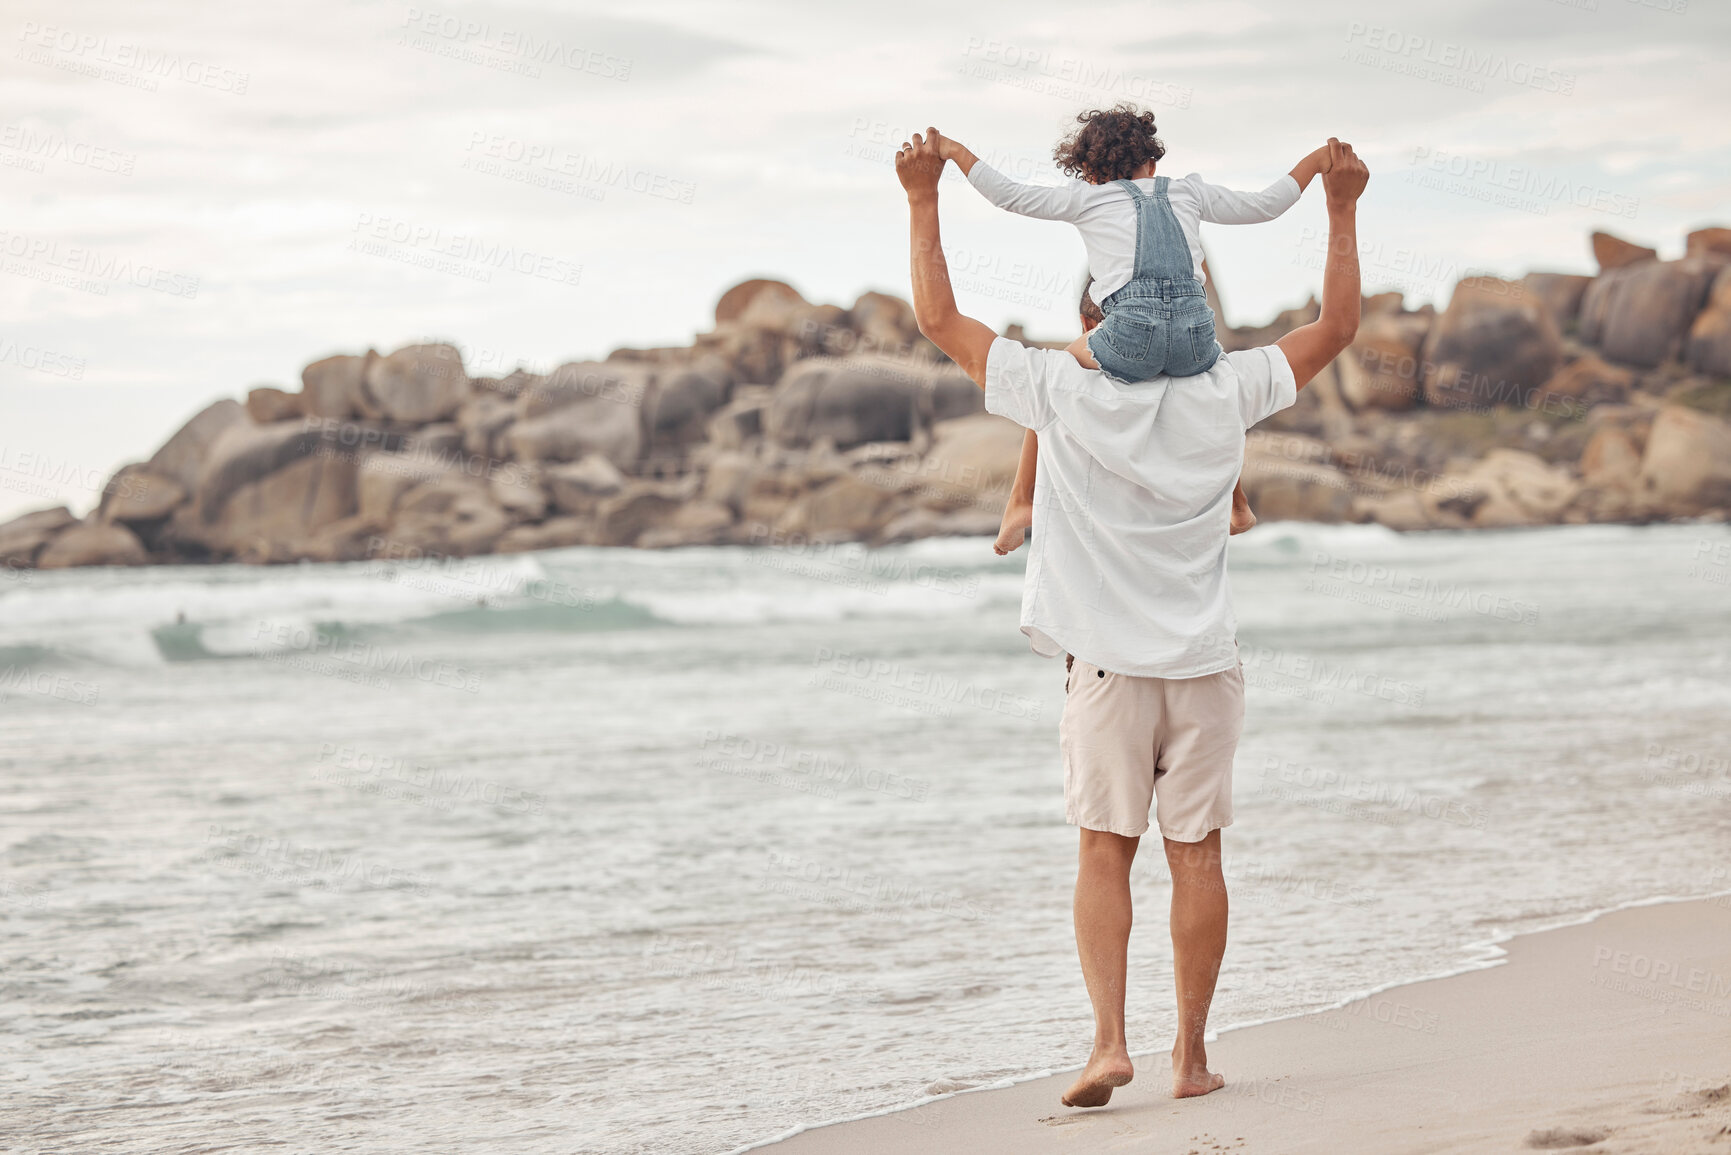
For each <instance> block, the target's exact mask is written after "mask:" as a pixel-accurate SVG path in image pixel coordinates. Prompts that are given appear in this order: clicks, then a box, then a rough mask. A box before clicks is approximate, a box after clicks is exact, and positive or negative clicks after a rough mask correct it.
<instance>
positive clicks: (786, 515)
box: [775, 474, 896, 541]
mask: <svg viewBox="0 0 1731 1155" xmlns="http://www.w3.org/2000/svg"><path fill="white" fill-rule="evenodd" d="M895 496H896V495H895V493H894V492H893V491H892V490H888V489H885V488H883V487H881V486H878V485H874V484H872V482H871V481H870V480H868V479H866V478H862V477H857V476H855V475H853V474H844V475H842V476H841V477H838V478H836V479H835V480H833V481H830V482H826V483H825V484H823V485H821V486H819V487H817V488H816V489H813V490H812V491H811V492H809V493H807V494H805V495H804V496H802V497H800V498H799V499H798V500H797V501H795V502H794V503H793V504H792V505H791V506H789V507H788V508H787V510H786V511H784V512H783V514H782V515H781V517H779V518H778V519H777V520H776V522H775V529H776V530H777V531H778V532H780V533H782V534H787V535H803V536H805V537H810V538H814V539H817V540H820V541H857V540H859V539H861V538H868V537H871V536H873V535H874V534H875V533H876V531H877V530H878V529H880V528H881V527H882V526H883V525H884V524H885V523H886V522H887V521H888V520H889V514H890V513H891V511H892V507H893V504H894V501H895Z"/></svg>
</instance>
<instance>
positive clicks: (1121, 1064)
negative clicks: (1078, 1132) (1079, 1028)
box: [1061, 1051, 1136, 1107]
mask: <svg viewBox="0 0 1731 1155" xmlns="http://www.w3.org/2000/svg"><path fill="white" fill-rule="evenodd" d="M1135 1077H1136V1068H1135V1067H1134V1066H1133V1065H1132V1064H1131V1062H1130V1056H1129V1055H1126V1054H1124V1053H1123V1052H1122V1051H1120V1052H1119V1053H1118V1054H1115V1055H1094V1056H1091V1057H1090V1058H1089V1059H1088V1065H1087V1066H1086V1067H1083V1068H1082V1074H1081V1076H1080V1077H1079V1078H1078V1079H1077V1080H1076V1081H1075V1082H1074V1083H1071V1084H1070V1089H1069V1090H1068V1091H1065V1092H1064V1095H1063V1099H1062V1100H1061V1101H1062V1102H1063V1104H1064V1106H1066V1107H1104V1106H1105V1105H1106V1104H1107V1103H1109V1102H1111V1100H1112V1090H1113V1088H1115V1087H1122V1086H1123V1085H1124V1084H1125V1083H1128V1082H1129V1081H1130V1080H1131V1079H1134V1078H1135Z"/></svg>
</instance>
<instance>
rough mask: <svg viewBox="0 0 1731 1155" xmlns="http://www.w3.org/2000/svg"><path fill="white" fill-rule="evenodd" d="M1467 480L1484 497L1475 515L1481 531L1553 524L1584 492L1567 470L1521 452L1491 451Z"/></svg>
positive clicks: (1475, 520)
mask: <svg viewBox="0 0 1731 1155" xmlns="http://www.w3.org/2000/svg"><path fill="white" fill-rule="evenodd" d="M1465 480H1466V488H1467V489H1468V490H1469V491H1476V492H1478V493H1480V494H1482V495H1483V500H1482V501H1479V502H1477V503H1476V504H1475V506H1474V508H1473V512H1472V522H1473V525H1475V526H1477V527H1479V528H1481V529H1503V528H1512V527H1515V526H1525V525H1550V524H1553V523H1555V522H1556V521H1557V520H1558V518H1559V517H1560V516H1561V515H1562V512H1563V510H1565V509H1566V508H1568V506H1569V504H1570V503H1571V502H1573V501H1574V500H1575V497H1576V495H1577V494H1579V493H1580V490H1581V486H1580V483H1579V482H1578V481H1576V480H1575V479H1574V477H1573V475H1572V474H1571V473H1570V471H1569V470H1568V469H1566V468H1564V467H1562V466H1556V465H1550V464H1547V463H1546V462H1545V460H1544V459H1543V458H1541V457H1538V456H1537V455H1535V454H1532V453H1527V452H1525V451H1524V450H1519V449H1506V448H1503V449H1493V450H1491V451H1490V452H1489V453H1487V454H1486V455H1485V457H1484V460H1482V461H1480V462H1478V463H1477V464H1476V465H1474V466H1473V467H1472V468H1471V469H1469V470H1468V471H1467V473H1466V475H1465Z"/></svg>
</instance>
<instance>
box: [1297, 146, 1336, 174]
mask: <svg viewBox="0 0 1731 1155" xmlns="http://www.w3.org/2000/svg"><path fill="white" fill-rule="evenodd" d="M1304 159H1305V160H1307V161H1309V162H1310V163H1311V164H1312V165H1314V166H1316V172H1317V175H1319V176H1320V175H1321V174H1323V173H1325V172H1327V171H1328V168H1329V162H1330V160H1331V159H1332V158H1331V157H1330V156H1329V154H1328V146H1327V145H1326V144H1325V145H1323V146H1322V147H1321V148H1319V149H1317V150H1316V151H1315V152H1313V153H1311V154H1310V155H1309V156H1307V157H1305V158H1304Z"/></svg>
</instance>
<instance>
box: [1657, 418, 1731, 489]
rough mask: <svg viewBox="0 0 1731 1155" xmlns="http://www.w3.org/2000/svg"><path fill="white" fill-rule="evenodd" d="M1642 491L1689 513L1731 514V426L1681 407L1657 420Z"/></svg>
mask: <svg viewBox="0 0 1731 1155" xmlns="http://www.w3.org/2000/svg"><path fill="white" fill-rule="evenodd" d="M1641 488H1642V489H1643V491H1644V492H1645V493H1646V494H1648V495H1649V496H1650V497H1652V498H1654V499H1656V500H1658V501H1660V502H1666V503H1669V504H1671V505H1672V506H1673V507H1674V508H1679V509H1681V510H1683V511H1686V512H1704V511H1706V510H1709V509H1718V510H1721V511H1724V510H1727V509H1731V421H1727V420H1725V419H1724V418H1722V417H1714V416H1712V415H1710V414H1707V413H1702V412H1699V411H1697V410H1694V409H1687V408H1684V407H1683V406H1681V405H1667V406H1665V407H1664V408H1663V409H1661V410H1659V414H1658V416H1657V417H1655V418H1654V419H1653V429H1652V432H1651V433H1649V434H1648V435H1647V450H1646V453H1645V454H1643V455H1642V458H1641Z"/></svg>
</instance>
